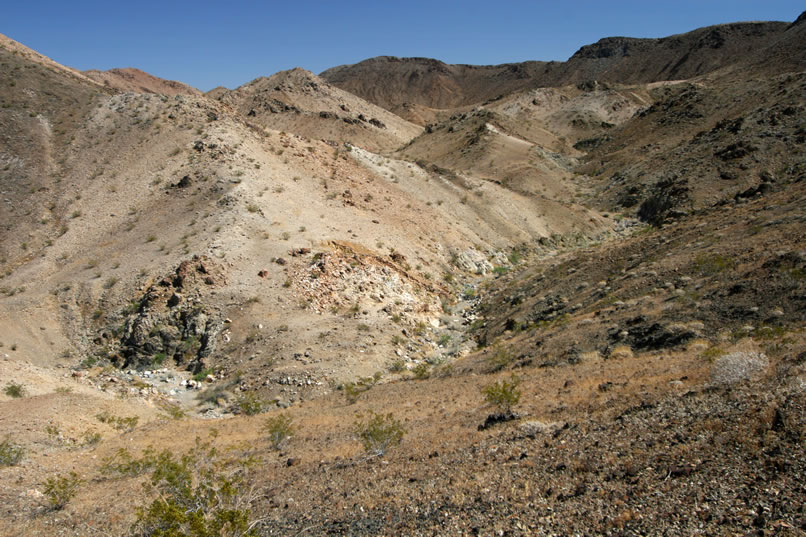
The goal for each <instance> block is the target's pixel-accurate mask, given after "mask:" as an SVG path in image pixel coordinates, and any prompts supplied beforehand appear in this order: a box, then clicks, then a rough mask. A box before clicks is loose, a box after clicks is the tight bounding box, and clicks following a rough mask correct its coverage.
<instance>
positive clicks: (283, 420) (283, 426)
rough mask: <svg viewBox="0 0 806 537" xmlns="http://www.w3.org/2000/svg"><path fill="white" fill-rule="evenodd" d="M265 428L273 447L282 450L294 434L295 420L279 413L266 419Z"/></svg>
mask: <svg viewBox="0 0 806 537" xmlns="http://www.w3.org/2000/svg"><path fill="white" fill-rule="evenodd" d="M263 430H264V431H266V434H267V435H268V436H269V442H270V443H271V447H272V448H274V449H277V450H280V449H282V448H283V446H284V445H285V443H286V442H288V440H289V439H290V438H291V435H293V434H294V422H293V421H292V420H291V418H289V417H288V416H286V415H285V414H278V415H277V416H272V417H271V418H269V419H267V420H266V423H265V425H264V426H263Z"/></svg>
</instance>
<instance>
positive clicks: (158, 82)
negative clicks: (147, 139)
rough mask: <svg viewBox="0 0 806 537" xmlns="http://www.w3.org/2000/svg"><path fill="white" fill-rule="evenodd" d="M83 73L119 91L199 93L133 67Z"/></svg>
mask: <svg viewBox="0 0 806 537" xmlns="http://www.w3.org/2000/svg"><path fill="white" fill-rule="evenodd" d="M84 74H85V75H86V76H88V77H89V78H91V79H93V80H95V81H96V82H98V83H100V84H103V85H104V86H106V87H109V88H112V89H116V90H119V91H133V92H135V93H159V94H162V95H201V92H200V91H199V90H197V89H196V88H193V87H191V86H188V85H187V84H183V83H182V82H177V81H175V80H165V79H163V78H159V77H156V76H154V75H151V74H149V73H146V72H144V71H141V70H140V69H135V68H133V67H127V68H125V69H109V70H107V71H98V70H95V69H92V70H89V71H84Z"/></svg>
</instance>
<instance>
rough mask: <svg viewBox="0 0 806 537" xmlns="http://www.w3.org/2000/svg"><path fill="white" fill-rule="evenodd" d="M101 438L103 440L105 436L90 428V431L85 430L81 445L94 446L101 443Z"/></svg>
mask: <svg viewBox="0 0 806 537" xmlns="http://www.w3.org/2000/svg"><path fill="white" fill-rule="evenodd" d="M101 440H103V437H102V436H101V433H99V432H97V431H92V430H88V431H84V435H83V440H82V442H81V445H83V446H87V447H89V446H94V445H97V444H99V443H100V442H101Z"/></svg>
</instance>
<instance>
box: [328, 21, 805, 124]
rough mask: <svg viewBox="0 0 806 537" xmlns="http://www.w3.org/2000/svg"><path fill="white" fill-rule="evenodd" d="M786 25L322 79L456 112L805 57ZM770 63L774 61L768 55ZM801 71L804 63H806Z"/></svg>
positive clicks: (424, 62)
mask: <svg viewBox="0 0 806 537" xmlns="http://www.w3.org/2000/svg"><path fill="white" fill-rule="evenodd" d="M789 27H790V25H789V24H788V23H784V22H740V23H732V24H721V25H717V26H710V27H706V28H699V29H697V30H693V31H691V32H687V33H683V34H678V35H673V36H669V37H664V38H658V39H641V38H629V37H608V38H604V39H602V40H600V41H598V42H596V43H594V44H591V45H586V46H583V47H582V48H580V49H579V50H578V51H577V52H576V53H575V54H574V55H573V56H571V58H570V59H569V60H568V61H566V62H539V61H528V62H523V63H512V64H503V65H487V66H473V65H449V64H445V63H442V62H440V61H437V60H432V59H427V58H395V57H390V56H380V57H377V58H371V59H368V60H364V61H362V62H360V63H357V64H354V65H343V66H339V67H334V68H332V69H328V70H326V71H324V72H323V73H321V76H322V78H324V79H326V80H328V81H329V82H331V83H333V84H334V85H336V86H338V87H341V88H343V89H346V90H347V91H350V92H352V93H355V94H356V95H359V96H361V97H363V98H365V99H367V100H368V101H370V102H373V103H376V104H378V105H380V106H383V107H384V108H387V109H389V110H393V111H398V110H399V108H400V107H401V106H402V105H404V104H415V105H421V106H426V107H430V108H454V107H457V106H466V105H472V104H476V103H480V102H483V101H486V100H489V99H494V98H497V97H499V96H501V95H506V94H509V93H512V92H513V91H517V90H521V89H527V88H536V87H547V86H564V85H568V84H577V83H581V82H585V81H588V80H599V81H602V82H611V83H620V84H636V83H649V82H658V81H667V80H678V79H686V78H691V77H695V76H700V75H704V74H707V73H710V72H713V71H716V70H719V69H723V68H726V67H729V66H733V65H745V64H746V63H747V61H748V59H749V58H750V57H752V56H755V55H758V54H759V51H760V50H763V49H765V48H766V47H770V46H776V47H781V48H783V49H784V50H785V52H782V53H781V54H780V56H781V61H784V62H785V63H789V64H790V65H791V63H792V60H791V59H787V58H786V56H787V54H794V55H795V57H801V55H802V50H803V48H804V46H803V41H802V39H800V38H798V39H789V38H790V36H788V35H786V34H787V31H788V30H787V29H788V28H789ZM766 57H768V56H766ZM801 65H802V64H801Z"/></svg>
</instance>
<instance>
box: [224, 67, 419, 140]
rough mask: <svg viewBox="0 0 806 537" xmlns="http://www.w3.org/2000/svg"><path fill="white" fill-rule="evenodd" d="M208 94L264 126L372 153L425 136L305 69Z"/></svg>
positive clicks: (284, 72)
mask: <svg viewBox="0 0 806 537" xmlns="http://www.w3.org/2000/svg"><path fill="white" fill-rule="evenodd" d="M208 96H210V97H211V98H214V99H216V100H218V101H220V102H222V103H226V104H228V105H230V106H232V107H233V108H234V109H236V110H237V111H238V112H240V113H241V114H242V115H243V116H244V117H246V118H248V119H249V121H252V122H255V123H258V124H260V125H263V126H265V127H269V128H271V129H275V130H283V131H288V132H293V133H295V134H299V135H301V136H305V137H307V138H312V139H317V140H326V141H330V142H336V143H339V144H341V143H343V142H350V143H353V144H356V145H359V146H361V147H366V148H367V149H370V150H373V151H377V150H380V149H396V148H397V147H399V146H401V145H403V144H404V143H406V142H407V141H409V140H410V139H411V138H412V137H414V136H415V135H417V134H418V133H419V132H420V128H419V127H418V126H416V125H413V124H411V123H409V122H407V121H405V120H404V119H402V118H400V117H399V116H397V115H395V114H392V113H390V112H389V111H387V110H384V109H383V108H381V107H379V106H376V105H374V104H371V103H369V102H367V101H364V100H363V99H361V98H358V97H356V96H355V95H353V94H352V93H349V92H346V91H344V90H342V89H339V88H337V87H335V86H333V85H331V84H330V83H328V82H327V81H325V80H323V79H322V78H320V77H318V76H316V75H314V74H313V73H311V72H310V71H306V70H304V69H300V68H296V69H291V70H289V71H281V72H279V73H275V74H274V75H272V76H269V77H260V78H257V79H255V80H253V81H251V82H249V83H247V84H244V85H243V86H241V87H239V88H236V89H234V90H231V91H230V90H226V89H223V88H216V89H214V90H212V91H211V92H209V93H208Z"/></svg>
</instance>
